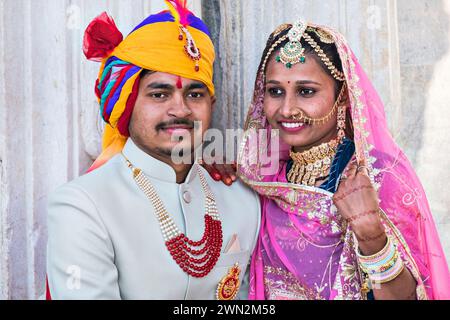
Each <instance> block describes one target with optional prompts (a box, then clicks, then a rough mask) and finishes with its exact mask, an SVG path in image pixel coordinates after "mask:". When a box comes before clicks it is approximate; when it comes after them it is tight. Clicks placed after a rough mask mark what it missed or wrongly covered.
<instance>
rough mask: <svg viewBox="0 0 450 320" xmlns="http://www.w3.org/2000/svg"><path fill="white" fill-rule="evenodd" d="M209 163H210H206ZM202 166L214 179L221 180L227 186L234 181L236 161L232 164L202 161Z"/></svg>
mask: <svg viewBox="0 0 450 320" xmlns="http://www.w3.org/2000/svg"><path fill="white" fill-rule="evenodd" d="M208 163H211V164H208ZM202 166H203V168H205V170H206V171H208V173H209V174H210V175H211V177H212V178H213V179H214V180H216V181H222V182H223V183H225V184H226V185H227V186H231V185H232V184H233V182H234V181H236V179H237V178H236V170H237V168H236V163H235V162H234V163H232V164H218V163H215V162H211V161H207V163H206V162H205V161H203V164H202Z"/></svg>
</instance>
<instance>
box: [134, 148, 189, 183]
mask: <svg viewBox="0 0 450 320" xmlns="http://www.w3.org/2000/svg"><path fill="white" fill-rule="evenodd" d="M135 144H136V146H137V147H138V148H139V149H141V150H142V151H144V152H145V153H146V154H148V155H149V156H150V157H152V158H154V159H156V160H158V161H161V162H164V163H165V164H167V165H169V166H170V167H172V169H173V171H175V175H176V179H177V183H178V184H180V183H183V182H184V181H185V180H186V177H187V175H188V174H189V171H190V170H191V168H192V163H193V161H191V164H184V163H181V164H177V163H174V162H173V161H172V158H171V156H168V155H166V154H163V153H162V152H157V151H153V150H148V149H146V148H145V147H143V146H141V145H139V144H138V143H136V142H135Z"/></svg>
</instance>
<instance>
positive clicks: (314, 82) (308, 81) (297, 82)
mask: <svg viewBox="0 0 450 320" xmlns="http://www.w3.org/2000/svg"><path fill="white" fill-rule="evenodd" d="M295 83H296V84H300V85H302V84H315V85H318V86H321V84H320V83H318V82H316V81H312V80H298V81H296V82H295Z"/></svg>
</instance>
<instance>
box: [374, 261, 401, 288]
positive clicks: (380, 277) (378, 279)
mask: <svg viewBox="0 0 450 320" xmlns="http://www.w3.org/2000/svg"><path fill="white" fill-rule="evenodd" d="M404 268H405V266H404V264H403V260H402V259H401V258H398V259H397V260H396V262H395V264H394V265H393V266H392V267H391V268H390V269H389V270H388V271H385V272H383V273H379V274H375V275H369V278H370V280H371V281H372V282H374V283H377V284H383V283H387V282H391V281H392V280H394V279H395V278H397V277H398V276H399V275H400V274H401V273H402V272H403V270H404Z"/></svg>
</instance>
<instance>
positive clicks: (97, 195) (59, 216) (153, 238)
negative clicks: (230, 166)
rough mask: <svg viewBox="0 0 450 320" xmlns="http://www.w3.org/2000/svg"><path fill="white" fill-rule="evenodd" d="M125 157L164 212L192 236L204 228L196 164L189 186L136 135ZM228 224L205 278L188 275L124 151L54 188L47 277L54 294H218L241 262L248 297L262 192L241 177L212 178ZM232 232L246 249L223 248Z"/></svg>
mask: <svg viewBox="0 0 450 320" xmlns="http://www.w3.org/2000/svg"><path fill="white" fill-rule="evenodd" d="M123 152H124V154H125V156H126V157H127V158H128V159H129V160H130V161H131V162H132V163H133V165H134V166H136V167H138V168H141V169H142V170H143V172H144V173H145V174H146V175H147V177H149V179H150V181H151V182H152V184H153V185H154V187H155V189H156V190H157V192H158V195H159V197H160V198H161V199H162V201H163V203H164V205H165V207H166V209H167V211H168V212H169V214H170V215H171V217H172V219H173V220H174V221H175V223H176V224H177V226H178V227H179V229H180V230H181V231H182V232H184V233H185V234H186V235H187V236H188V237H189V238H190V239H193V240H194V241H197V240H199V239H200V238H201V237H202V236H203V232H204V213H205V198H204V193H203V189H202V187H201V184H200V180H199V177H198V173H197V170H196V167H199V165H198V164H194V165H193V167H192V169H191V171H190V172H189V174H188V176H187V178H186V181H185V183H182V184H177V183H176V176H175V172H174V171H173V169H172V168H171V167H170V166H168V165H166V164H164V163H163V162H160V161H158V160H156V159H154V158H152V157H150V156H149V155H147V154H146V153H144V152H143V151H142V150H140V149H139V148H138V147H137V146H136V145H135V144H134V143H133V142H132V140H131V139H128V142H127V144H126V146H125V148H124V151H123ZM200 170H202V171H203V172H204V176H205V178H206V180H207V182H208V184H209V186H210V188H211V190H212V192H213V193H214V195H215V197H216V201H217V207H218V210H219V214H220V217H221V221H222V227H223V237H224V238H223V239H224V241H223V247H222V253H221V255H220V258H219V260H218V262H217V264H216V266H215V267H214V269H213V270H212V271H211V272H210V273H209V274H208V275H207V276H206V277H204V278H200V279H198V278H193V277H191V276H189V275H188V274H186V273H185V272H183V271H182V270H181V269H180V267H179V266H178V265H177V264H176V263H175V261H174V260H173V259H172V257H171V255H170V253H169V251H168V250H167V249H166V246H165V243H164V239H163V236H162V233H161V230H160V228H159V223H158V220H157V219H156V216H155V214H154V209H153V206H152V204H151V203H150V201H149V199H148V198H147V197H146V196H145V194H144V193H143V192H142V191H141V190H140V189H139V187H138V185H137V184H136V183H135V181H134V179H133V177H132V173H131V171H130V169H129V168H128V167H127V165H126V162H125V160H124V158H123V156H122V155H118V156H116V157H114V158H113V159H111V160H110V161H109V162H108V163H107V164H105V165H104V166H103V167H101V168H99V169H97V170H95V171H93V172H91V173H89V174H87V175H84V176H82V177H80V178H78V179H76V180H74V181H72V182H70V183H68V184H66V185H64V186H62V187H60V188H59V189H58V190H57V191H56V192H54V193H53V194H52V195H51V197H50V200H49V207H48V234H49V239H48V253H47V276H48V281H49V288H50V293H51V295H52V298H53V299H205V300H207V299H215V292H216V288H217V285H218V283H219V282H220V280H221V279H222V278H223V277H224V276H225V275H226V274H227V273H228V270H229V268H230V267H232V266H233V265H234V264H235V263H239V266H240V267H241V269H242V271H241V275H240V279H241V281H242V280H245V281H244V283H243V284H242V285H241V291H240V297H241V298H246V296H247V295H246V290H247V289H248V288H247V285H246V284H247V283H248V281H247V279H246V278H247V277H248V272H247V273H246V270H247V271H248V264H249V260H250V257H251V254H252V251H253V249H254V247H255V243H256V239H257V233H258V231H259V224H260V214H261V213H260V205H259V199H258V196H257V195H256V194H255V193H253V192H252V191H251V190H249V189H248V188H247V187H245V186H244V185H243V184H241V183H240V182H236V183H234V184H233V185H232V186H231V187H227V186H225V185H224V184H223V183H218V182H215V181H213V180H212V179H211V178H210V176H209V174H208V173H207V172H206V171H204V169H203V168H201V167H200ZM233 234H237V236H238V240H239V243H240V247H241V250H240V251H237V252H233V253H225V252H224V249H225V247H226V246H227V244H228V242H229V241H230V239H231V237H232V236H233Z"/></svg>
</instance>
